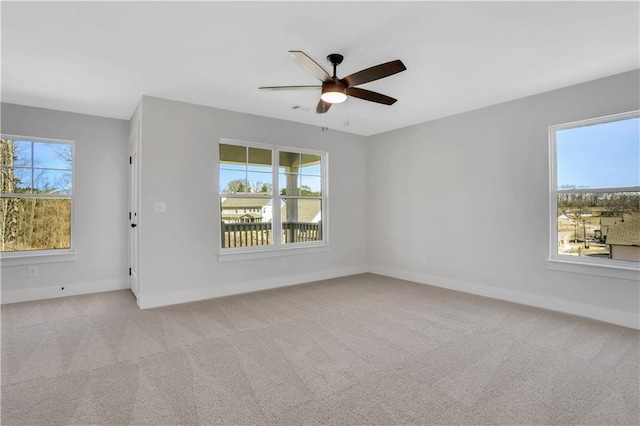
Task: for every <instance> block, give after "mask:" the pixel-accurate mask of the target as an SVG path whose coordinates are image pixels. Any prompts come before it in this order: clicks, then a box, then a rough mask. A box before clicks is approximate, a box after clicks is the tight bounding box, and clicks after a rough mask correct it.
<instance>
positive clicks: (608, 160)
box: [556, 118, 640, 189]
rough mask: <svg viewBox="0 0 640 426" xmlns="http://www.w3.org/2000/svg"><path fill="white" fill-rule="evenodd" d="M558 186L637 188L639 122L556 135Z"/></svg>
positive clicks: (589, 128) (632, 120)
mask: <svg viewBox="0 0 640 426" xmlns="http://www.w3.org/2000/svg"><path fill="white" fill-rule="evenodd" d="M556 152H557V185H558V189H562V188H607V187H609V188H619V187H627V186H640V118H629V119H626V120H618V121H614V122H609V123H600V124H594V125H591V126H584V127H578V128H574V129H565V130H558V131H557V132H556Z"/></svg>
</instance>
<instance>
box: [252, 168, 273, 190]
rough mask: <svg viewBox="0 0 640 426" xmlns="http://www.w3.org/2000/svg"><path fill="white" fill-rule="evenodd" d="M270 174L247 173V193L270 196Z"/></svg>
mask: <svg viewBox="0 0 640 426" xmlns="http://www.w3.org/2000/svg"><path fill="white" fill-rule="evenodd" d="M271 176H272V174H271V173H260V172H248V173H247V180H248V181H249V186H248V192H253V193H263V194H271V180H272V179H271Z"/></svg>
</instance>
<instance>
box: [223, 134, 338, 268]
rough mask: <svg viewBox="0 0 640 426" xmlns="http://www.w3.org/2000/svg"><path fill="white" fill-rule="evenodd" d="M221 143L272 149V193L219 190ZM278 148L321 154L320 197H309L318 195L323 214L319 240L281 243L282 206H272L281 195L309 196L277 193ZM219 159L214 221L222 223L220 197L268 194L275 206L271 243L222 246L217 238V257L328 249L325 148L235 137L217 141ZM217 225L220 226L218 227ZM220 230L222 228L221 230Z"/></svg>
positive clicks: (228, 258)
mask: <svg viewBox="0 0 640 426" xmlns="http://www.w3.org/2000/svg"><path fill="white" fill-rule="evenodd" d="M220 144H224V145H236V146H243V147H247V148H258V149H268V150H271V166H272V174H271V176H272V194H271V195H270V196H267V197H265V196H264V195H257V194H253V193H243V194H221V193H220V189H219V185H220V182H219V179H220V157H219V154H220V149H219V146H220ZM280 151H286V152H294V153H300V154H310V155H318V156H320V157H321V161H322V167H321V170H322V177H321V191H322V195H321V196H320V197H312V198H313V199H319V200H320V202H321V214H322V219H321V223H322V240H320V241H307V242H298V243H282V241H281V239H282V219H281V216H282V212H281V209H279V208H275V206H276V205H278V206H279V205H280V202H281V200H282V199H283V198H301V199H308V198H310V197H306V196H297V197H296V196H290V195H284V196H282V195H280V179H279V158H280V155H279V154H280ZM217 152H218V161H217V165H216V171H217V176H216V180H217V181H218V208H217V212H218V220H217V222H216V223H218V224H219V223H221V220H222V218H221V208H220V207H221V200H222V198H229V197H231V198H260V199H262V198H271V199H272V204H273V206H274V208H273V209H272V212H273V213H272V214H273V216H272V220H271V232H272V235H273V244H271V245H260V246H248V247H233V248H223V247H222V238H218V250H219V251H218V261H219V262H226V261H235V260H247V259H260V258H268V257H278V256H288V255H297V254H309V253H318V252H324V251H328V250H329V179H328V170H329V154H328V153H327V152H324V151H317V150H312V149H306V148H298V147H290V146H282V145H273V144H265V143H259V142H248V141H241V140H235V139H224V138H223V139H220V141H219V144H218V150H217ZM218 229H220V228H218ZM220 232H222V231H220ZM285 262H286V261H283V266H284V265H286V263H285Z"/></svg>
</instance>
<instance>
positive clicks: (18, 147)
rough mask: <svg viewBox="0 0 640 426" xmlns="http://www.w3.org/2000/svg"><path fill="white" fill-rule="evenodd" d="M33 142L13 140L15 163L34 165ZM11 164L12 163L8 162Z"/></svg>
mask: <svg viewBox="0 0 640 426" xmlns="http://www.w3.org/2000/svg"><path fill="white" fill-rule="evenodd" d="M31 149H32V143H31V142H29V141H13V156H14V157H13V165H14V166H22V167H32V163H31V154H32V152H31ZM7 165H10V164H7Z"/></svg>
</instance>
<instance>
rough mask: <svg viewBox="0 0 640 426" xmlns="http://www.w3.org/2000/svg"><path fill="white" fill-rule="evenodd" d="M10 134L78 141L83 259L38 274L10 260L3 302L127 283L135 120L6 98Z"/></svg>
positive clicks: (77, 211) (78, 240) (77, 212)
mask: <svg viewBox="0 0 640 426" xmlns="http://www.w3.org/2000/svg"><path fill="white" fill-rule="evenodd" d="M2 133H4V134H11V135H19V136H29V137H40V138H52V139H65V140H73V141H75V164H74V166H75V170H74V187H73V193H74V206H73V209H74V219H75V220H74V225H75V227H74V229H73V231H74V235H73V240H74V244H75V250H76V252H77V260H76V261H71V262H60V263H42V264H38V276H37V277H28V276H27V266H26V265H19V266H8V265H7V264H6V263H5V262H3V264H2V295H3V301H4V302H9V301H16V300H25V299H32V298H46V297H54V296H63V295H65V294H74V293H86V292H90V291H104V290H111V289H115V288H125V287H127V285H128V279H127V271H128V259H127V212H128V210H127V209H128V201H127V193H128V137H129V122H128V121H125V120H115V119H110V118H101V117H94V116H89V115H82V114H74V113H68V112H60V111H53V110H47V109H41V108H32V107H25V106H19V105H12V104H2ZM62 286H65V290H64V292H61V291H60V287H62Z"/></svg>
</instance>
